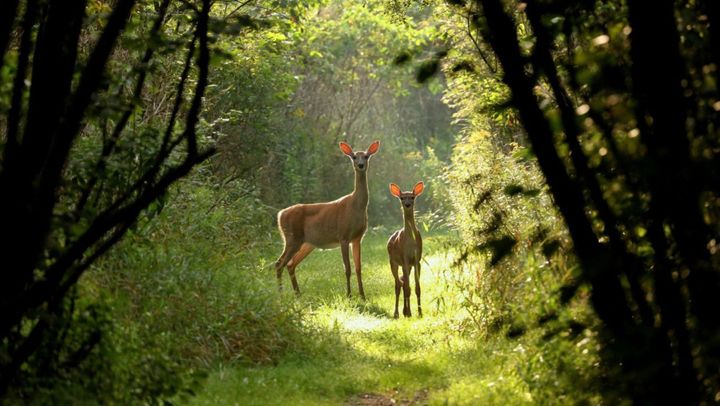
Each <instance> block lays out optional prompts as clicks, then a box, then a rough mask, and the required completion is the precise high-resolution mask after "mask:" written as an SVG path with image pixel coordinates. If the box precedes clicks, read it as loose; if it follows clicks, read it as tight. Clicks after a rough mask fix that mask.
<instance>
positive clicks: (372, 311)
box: [353, 302, 393, 319]
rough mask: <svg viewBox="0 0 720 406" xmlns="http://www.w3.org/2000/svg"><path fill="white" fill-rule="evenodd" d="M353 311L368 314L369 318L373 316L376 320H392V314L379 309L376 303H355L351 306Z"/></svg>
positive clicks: (381, 308)
mask: <svg viewBox="0 0 720 406" xmlns="http://www.w3.org/2000/svg"><path fill="white" fill-rule="evenodd" d="M353 307H354V309H355V310H357V311H358V312H359V313H363V314H368V315H371V316H375V317H378V318H385V319H391V318H393V317H392V316H393V315H392V314H390V312H389V311H388V310H387V309H385V308H383V307H381V306H380V305H379V304H377V303H371V302H365V303H362V302H357V303H355V304H354V305H353Z"/></svg>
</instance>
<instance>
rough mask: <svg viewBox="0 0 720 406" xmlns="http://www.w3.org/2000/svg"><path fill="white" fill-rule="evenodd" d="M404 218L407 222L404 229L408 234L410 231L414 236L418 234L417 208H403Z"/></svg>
mask: <svg viewBox="0 0 720 406" xmlns="http://www.w3.org/2000/svg"><path fill="white" fill-rule="evenodd" d="M403 220H404V222H405V225H404V229H405V231H406V234H408V232H409V233H410V235H412V236H413V238H414V237H415V235H417V228H415V210H413V209H410V210H403Z"/></svg>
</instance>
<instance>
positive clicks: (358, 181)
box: [352, 171, 369, 208]
mask: <svg viewBox="0 0 720 406" xmlns="http://www.w3.org/2000/svg"><path fill="white" fill-rule="evenodd" d="M368 196H369V192H368V185H367V171H365V172H360V171H355V189H354V190H353V192H352V198H353V203H354V204H355V206H356V207H363V208H367V205H368Z"/></svg>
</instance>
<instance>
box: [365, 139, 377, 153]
mask: <svg viewBox="0 0 720 406" xmlns="http://www.w3.org/2000/svg"><path fill="white" fill-rule="evenodd" d="M378 149H380V141H375V142H373V143H372V144H370V146H369V147H368V149H367V152H366V153H367V154H368V155H372V154H374V153H376V152H378Z"/></svg>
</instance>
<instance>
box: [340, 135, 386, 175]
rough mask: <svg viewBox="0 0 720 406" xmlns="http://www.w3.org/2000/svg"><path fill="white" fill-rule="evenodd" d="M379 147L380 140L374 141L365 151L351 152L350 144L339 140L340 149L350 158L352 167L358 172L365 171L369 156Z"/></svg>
mask: <svg viewBox="0 0 720 406" xmlns="http://www.w3.org/2000/svg"><path fill="white" fill-rule="evenodd" d="M379 148H380V141H375V142H373V143H372V144H370V146H369V147H368V149H367V151H358V152H353V150H352V148H351V147H350V145H348V144H346V143H344V142H341V143H340V150H341V151H342V152H343V153H344V154H345V155H347V156H348V158H350V160H352V163H353V168H354V169H355V170H356V171H358V172H365V171H366V170H367V168H368V163H369V161H370V157H371V156H373V155H374V154H375V153H376V152H377V151H378V149H379Z"/></svg>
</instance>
